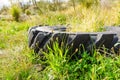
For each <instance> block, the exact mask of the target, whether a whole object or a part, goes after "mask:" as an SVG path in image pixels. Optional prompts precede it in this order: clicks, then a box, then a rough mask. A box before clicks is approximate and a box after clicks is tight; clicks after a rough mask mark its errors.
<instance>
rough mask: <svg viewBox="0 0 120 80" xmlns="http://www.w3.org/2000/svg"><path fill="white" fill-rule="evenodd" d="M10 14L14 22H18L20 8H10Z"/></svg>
mask: <svg viewBox="0 0 120 80" xmlns="http://www.w3.org/2000/svg"><path fill="white" fill-rule="evenodd" d="M10 13H11V15H12V17H13V19H14V20H15V21H19V18H20V14H21V8H20V7H18V6H12V7H11V9H10Z"/></svg>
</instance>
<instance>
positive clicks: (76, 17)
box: [0, 4, 120, 80]
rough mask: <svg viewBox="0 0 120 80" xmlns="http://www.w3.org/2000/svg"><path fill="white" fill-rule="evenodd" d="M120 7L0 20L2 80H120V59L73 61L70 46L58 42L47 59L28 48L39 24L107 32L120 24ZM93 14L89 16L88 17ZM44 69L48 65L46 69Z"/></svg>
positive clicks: (85, 57)
mask: <svg viewBox="0 0 120 80" xmlns="http://www.w3.org/2000/svg"><path fill="white" fill-rule="evenodd" d="M119 6H120V5H119V4H118V6H114V7H113V8H111V9H101V8H99V7H98V9H97V10H96V8H89V9H86V8H85V7H83V6H77V7H76V12H74V10H73V9H72V8H71V7H70V8H69V9H68V10H65V11H60V12H49V13H48V14H41V15H34V16H30V19H28V20H27V21H24V22H15V21H9V20H0V53H3V54H0V79H1V80H119V79H120V56H119V55H118V54H112V55H110V54H109V53H108V54H109V57H107V56H105V55H106V54H105V53H104V54H100V53H99V52H97V51H94V52H93V53H92V54H88V53H87V52H83V53H81V58H80V59H76V60H71V56H70V55H69V54H76V53H79V52H78V51H77V50H76V51H75V52H74V53H70V52H69V48H67V47H64V48H63V47H59V46H58V44H57V43H54V45H53V49H51V48H49V47H48V52H43V54H44V55H45V58H46V60H44V61H42V60H41V57H40V56H39V55H36V54H35V53H34V52H33V50H31V49H29V48H28V38H27V36H28V33H27V31H28V29H29V27H31V26H35V25H38V24H48V25H57V24H64V25H66V24H71V28H72V30H70V31H74V32H76V31H88V32H93V31H103V30H104V28H103V26H106V25H111V26H112V25H116V26H118V25H119V24H120V10H119ZM88 13H89V15H88ZM44 66H46V68H45V69H43V68H44Z"/></svg>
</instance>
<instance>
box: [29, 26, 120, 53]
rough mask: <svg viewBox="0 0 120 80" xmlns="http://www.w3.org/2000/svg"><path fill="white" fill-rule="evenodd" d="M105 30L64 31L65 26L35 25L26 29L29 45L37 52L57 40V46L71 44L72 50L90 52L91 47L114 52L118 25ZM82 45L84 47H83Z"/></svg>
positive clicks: (119, 35)
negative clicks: (88, 31)
mask: <svg viewBox="0 0 120 80" xmlns="http://www.w3.org/2000/svg"><path fill="white" fill-rule="evenodd" d="M105 28H106V31H105V32H90V33H87V32H86V33H83V32H81V33H80V32H79V33H71V32H66V27H64V26H61V27H58V26H54V27H52V26H35V27H32V28H30V29H29V31H28V41H29V47H30V48H32V49H34V52H35V53H39V51H40V49H43V50H46V49H47V45H49V46H51V48H52V44H53V43H54V42H55V41H57V42H58V44H59V46H61V44H64V46H72V52H74V51H75V50H76V49H79V50H80V51H81V52H82V51H84V50H85V51H88V52H91V51H92V50H93V49H100V48H101V47H103V46H104V48H106V49H108V50H111V49H114V51H115V53H118V52H119V49H120V27H105ZM83 46H84V48H83Z"/></svg>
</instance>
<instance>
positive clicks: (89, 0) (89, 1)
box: [78, 0, 99, 8]
mask: <svg viewBox="0 0 120 80" xmlns="http://www.w3.org/2000/svg"><path fill="white" fill-rule="evenodd" d="M78 1H79V2H80V3H81V4H82V5H84V6H86V7H87V8H89V7H91V6H92V5H93V4H94V5H98V4H99V0H78Z"/></svg>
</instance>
